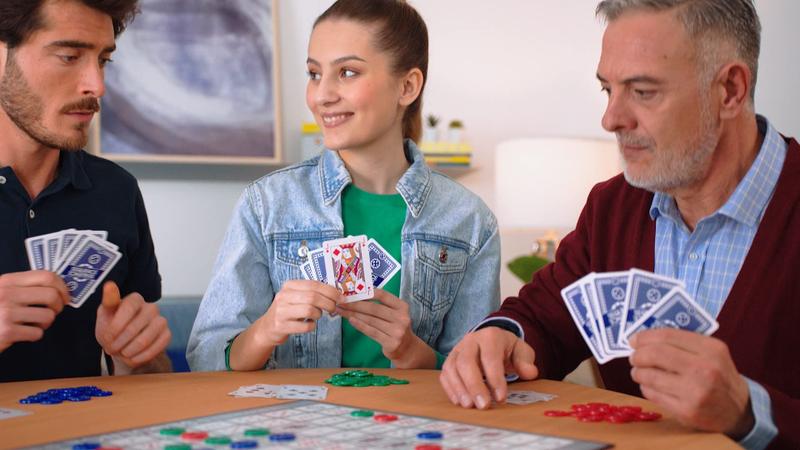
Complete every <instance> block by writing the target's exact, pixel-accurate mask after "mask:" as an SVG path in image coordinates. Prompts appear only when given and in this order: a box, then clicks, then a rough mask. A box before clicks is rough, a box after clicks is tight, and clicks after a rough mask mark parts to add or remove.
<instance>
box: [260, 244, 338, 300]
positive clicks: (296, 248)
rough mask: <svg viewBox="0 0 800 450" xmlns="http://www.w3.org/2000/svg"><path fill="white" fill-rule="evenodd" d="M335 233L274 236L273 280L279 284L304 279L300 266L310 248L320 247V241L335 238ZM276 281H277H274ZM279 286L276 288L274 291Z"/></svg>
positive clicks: (306, 258) (305, 259)
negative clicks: (327, 234)
mask: <svg viewBox="0 0 800 450" xmlns="http://www.w3.org/2000/svg"><path fill="white" fill-rule="evenodd" d="M335 236H336V234H335V233H334V234H332V235H330V236H324V235H321V234H320V233H319V232H313V233H292V234H291V235H288V236H287V235H284V236H280V237H276V238H274V240H273V251H274V258H273V264H274V267H273V276H274V277H275V279H274V280H273V283H274V284H278V283H279V285H280V286H282V285H283V283H285V282H286V281H289V280H304V279H305V278H304V277H303V274H302V272H301V271H300V266H301V265H302V264H303V263H304V262H306V261H308V254H309V252H311V251H312V250H316V249H318V248H322V243H323V242H324V241H327V240H329V239H335ZM275 282H278V283H275ZM278 290H279V288H276V293H277V291H278Z"/></svg>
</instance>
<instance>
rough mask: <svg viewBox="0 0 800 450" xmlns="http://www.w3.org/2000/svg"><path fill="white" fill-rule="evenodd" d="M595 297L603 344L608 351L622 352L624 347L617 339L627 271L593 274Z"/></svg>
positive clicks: (626, 288)
mask: <svg viewBox="0 0 800 450" xmlns="http://www.w3.org/2000/svg"><path fill="white" fill-rule="evenodd" d="M592 286H593V287H594V294H595V295H596V298H595V302H596V303H595V307H596V308H595V312H596V313H597V316H596V317H595V318H596V319H597V321H598V323H599V324H600V327H599V329H598V331H599V332H600V338H601V339H602V341H603V345H604V346H605V347H607V348H608V350H610V352H612V353H614V352H622V351H625V350H626V348H625V347H624V346H622V345H620V344H619V343H618V342H617V341H618V338H619V332H620V325H621V323H622V318H623V309H624V308H625V293H626V292H627V290H628V272H607V273H598V274H595V276H594V278H593V279H592Z"/></svg>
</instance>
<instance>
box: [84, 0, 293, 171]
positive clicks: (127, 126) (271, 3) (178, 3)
mask: <svg viewBox="0 0 800 450" xmlns="http://www.w3.org/2000/svg"><path fill="white" fill-rule="evenodd" d="M140 6H141V13H140V14H139V15H138V16H137V17H136V19H135V20H134V21H133V22H132V23H131V24H130V25H129V27H128V29H127V30H126V31H125V32H124V33H123V34H122V35H121V36H120V37H119V38H118V39H117V50H116V52H114V56H113V59H114V61H113V62H112V63H111V64H109V65H108V66H107V68H106V93H105V95H104V96H103V98H102V101H101V102H102V111H101V114H100V117H99V124H100V125H99V127H95V129H96V130H99V131H97V132H96V134H95V139H94V140H95V142H94V146H95V149H94V150H95V153H97V154H99V155H101V156H103V157H107V158H109V159H113V160H117V161H145V162H160V161H163V162H198V163H223V164H224V163H230V164H242V163H255V164H258V163H263V164H270V163H277V162H280V160H281V151H280V147H281V139H280V134H281V133H280V132H281V127H280V88H279V84H278V74H279V70H278V63H279V57H278V42H277V35H278V34H277V21H276V10H275V8H276V0H224V1H220V0H141V2H140Z"/></svg>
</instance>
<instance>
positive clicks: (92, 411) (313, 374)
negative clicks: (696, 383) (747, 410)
mask: <svg viewBox="0 0 800 450" xmlns="http://www.w3.org/2000/svg"><path fill="white" fill-rule="evenodd" d="M341 370H342V369H304V370H275V371H262V372H245V373H242V372H237V373H233V372H227V373H226V372H200V373H180V374H154V375H135V376H123V377H92V378H70V379H61V380H47V381H28V382H19V383H4V384H2V383H0V407H3V408H13V409H21V410H27V411H31V412H33V414H31V415H27V416H23V417H16V418H11V419H7V420H0V448H14V447H21V446H32V445H38V444H43V443H46V442H51V441H57V440H62V439H69V438H76V437H80V436H87V435H92V434H101V433H108V432H112V431H119V430H124V429H129V428H138V427H143V426H148V425H155V424H159V423H163V422H170V421H176V420H182V419H187V418H192V417H200V416H206V415H212V414H217V413H222V412H230V411H236V410H240V409H248V408H255V407H259V406H267V405H272V404H277V403H282V402H284V400H274V399H254V398H234V397H230V396H228V395H227V394H228V392H231V391H233V390H235V389H236V388H238V387H239V386H244V385H251V384H257V383H265V384H311V385H322V384H323V380H325V379H326V378H328V377H329V376H330V375H332V374H334V373H337V372H340V371H341ZM371 371H372V372H373V373H375V374H382V375H390V376H392V377H395V378H404V379H407V380H409V381H411V384H408V385H397V386H389V387H368V388H355V387H334V386H329V389H328V397H327V401H330V402H332V403H338V404H343V405H349V406H356V407H360V408H371V409H380V410H384V411H392V412H399V413H405V414H413V415H419V416H429V417H434V418H439V419H446V420H452V421H458V422H465V423H470V424H476V425H483V426H493V427H498V428H507V429H513V430H519V431H527V432H532V433H540V434H550V435H555V436H564V437H568V438H575V439H583V440H590V441H601V442H608V443H612V444H614V446H615V448H619V449H632V448H647V449H674V448H681V449H710V448H713V449H727V448H730V449H734V448H739V447H738V446H737V445H736V444H735V443H734V442H733V441H731V440H730V439H728V438H727V437H725V436H723V435H721V434H712V433H699V432H695V431H691V430H689V429H687V428H685V427H683V426H681V425H680V424H678V423H677V422H676V421H675V420H674V419H671V418H669V417H668V416H666V414H665V418H663V419H662V420H660V421H657V422H639V423H627V424H619V425H618V424H612V423H605V422H600V423H583V422H578V421H577V420H575V419H573V418H551V417H546V416H544V415H543V414H542V413H543V411H545V410H548V409H569V408H570V405H572V404H574V403H588V402H607V403H611V404H617V405H638V406H641V407H642V408H644V409H646V410H651V411H659V412H662V413H663V410H661V409H660V408H658V407H656V406H655V405H654V404H652V403H650V402H648V401H647V400H643V399H640V398H636V397H630V396H627V395H622V394H617V393H614V392H610V391H605V390H601V389H593V388H587V387H584V386H580V385H576V384H570V383H563V382H557V381H549V380H537V381H529V382H523V383H514V384H513V388H514V389H517V390H533V391H537V392H546V393H551V394H556V395H557V396H558V397H557V398H556V399H554V400H551V401H549V402H544V403H534V404H531V405H526V406H518V405H500V406H496V407H495V408H493V409H490V410H488V411H478V410H466V409H462V408H460V407H456V406H453V405H452V404H451V403H450V402H449V401H448V399H447V397H446V396H445V394H444V392H443V391H442V390H441V388H440V386H439V382H438V374H439V372H438V371H433V370H381V369H374V370H371ZM82 385H96V386H99V387H100V388H102V389H106V390H110V391H112V392H113V393H114V395H113V396H111V397H106V398H95V399H92V400H91V401H88V402H80V403H71V402H65V403H62V404H59V405H21V404H19V399H21V398H23V397H26V396H28V395H32V394H34V393H36V392H39V391H44V390H47V389H52V388H63V387H73V386H82Z"/></svg>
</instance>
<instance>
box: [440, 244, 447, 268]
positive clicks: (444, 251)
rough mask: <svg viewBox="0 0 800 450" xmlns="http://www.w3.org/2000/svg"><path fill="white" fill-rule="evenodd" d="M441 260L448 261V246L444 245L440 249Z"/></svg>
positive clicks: (441, 261)
mask: <svg viewBox="0 0 800 450" xmlns="http://www.w3.org/2000/svg"><path fill="white" fill-rule="evenodd" d="M439 262H440V263H442V264H444V263H446V262H447V247H445V246H444V245H443V246H442V248H441V249H440V250H439Z"/></svg>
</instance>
